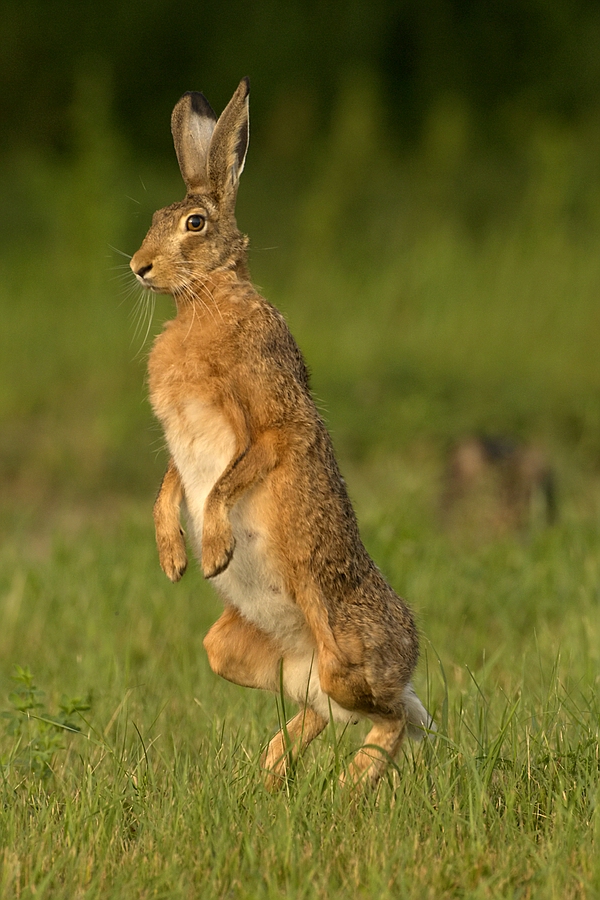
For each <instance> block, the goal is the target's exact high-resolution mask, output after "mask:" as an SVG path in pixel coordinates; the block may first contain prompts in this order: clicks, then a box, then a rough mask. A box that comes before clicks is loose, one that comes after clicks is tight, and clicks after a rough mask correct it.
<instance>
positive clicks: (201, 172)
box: [171, 91, 217, 194]
mask: <svg viewBox="0 0 600 900" xmlns="http://www.w3.org/2000/svg"><path fill="white" fill-rule="evenodd" d="M216 123H217V117H216V116H215V114H214V112H213V109H212V107H211V105H210V103H209V102H208V100H207V99H206V97H205V96H204V94H201V93H200V92H199V91H188V92H187V94H184V95H183V97H182V98H181V100H179V102H178V103H177V105H176V106H175V109H174V110H173V113H172V115H171V131H172V133H173V143H174V144H175V152H176V153H177V160H178V162H179V168H180V169H181V174H182V176H183V180H184V182H185V186H186V188H187V192H188V194H197V193H200V192H201V191H202V190H206V188H207V187H208V149H209V147H210V141H211V138H212V135H213V131H214V130H215V125H216Z"/></svg>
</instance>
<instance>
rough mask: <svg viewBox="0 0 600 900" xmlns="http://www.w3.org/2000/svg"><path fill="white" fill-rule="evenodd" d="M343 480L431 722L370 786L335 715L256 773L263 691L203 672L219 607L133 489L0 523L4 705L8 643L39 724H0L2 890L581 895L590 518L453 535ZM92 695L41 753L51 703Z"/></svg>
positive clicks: (588, 732)
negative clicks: (28, 677) (412, 625)
mask: <svg viewBox="0 0 600 900" xmlns="http://www.w3.org/2000/svg"><path fill="white" fill-rule="evenodd" d="M371 477H372V476H371ZM354 486H355V489H356V491H357V500H358V506H359V509H362V510H363V511H364V516H363V520H364V522H365V534H366V539H367V542H368V543H369V546H370V548H371V550H372V552H373V553H374V555H375V556H376V558H378V559H379V560H380V561H381V562H382V563H384V564H385V568H386V571H387V572H388V573H389V575H390V577H391V578H392V580H393V583H394V584H395V585H396V587H397V588H398V589H399V590H402V591H403V592H404V593H406V594H407V595H408V596H410V597H411V600H412V602H413V605H414V607H415V608H416V611H417V614H418V617H419V621H420V625H421V628H422V631H423V632H424V635H425V636H424V639H423V660H422V664H421V666H420V669H419V672H418V675H417V688H418V691H419V693H420V694H421V696H422V697H424V698H425V697H427V700H428V704H429V706H430V708H432V709H433V710H434V711H435V716H436V720H437V722H438V725H439V728H440V734H439V737H438V738H437V740H436V741H435V742H434V743H433V744H431V745H430V746H428V745H423V744H421V745H418V746H415V745H407V746H406V748H405V752H404V754H403V755H402V757H401V758H400V759H399V760H398V764H397V766H396V767H394V768H393V769H392V770H391V772H390V775H389V777H388V778H387V779H386V780H384V782H383V783H382V785H381V787H380V789H379V791H378V793H377V794H376V795H375V796H373V797H371V798H368V799H366V800H364V801H363V800H359V799H357V798H356V797H354V796H352V794H351V793H349V792H347V791H343V790H340V789H339V788H338V786H337V782H336V773H337V772H338V771H339V770H340V767H342V766H344V765H345V764H346V761H347V759H348V758H349V756H350V754H351V753H352V750H353V749H355V748H356V746H357V745H358V743H359V741H360V738H361V735H362V736H364V732H365V726H364V725H359V726H357V727H356V728H351V729H349V730H348V731H347V733H345V734H340V733H338V734H337V735H336V734H335V732H334V731H333V730H331V729H329V730H328V731H326V732H325V734H324V736H323V737H321V738H320V739H319V740H318V741H317V742H315V745H314V748H313V749H311V751H310V752H309V753H308V754H307V756H306V758H305V759H304V760H303V761H302V762H301V764H300V765H299V767H298V771H297V773H296V775H295V778H294V779H293V780H291V781H290V782H289V784H288V785H287V788H286V789H285V791H284V792H283V793H282V794H281V795H280V796H271V795H269V794H268V793H267V792H266V791H265V790H264V789H263V787H262V785H261V779H260V774H259V767H258V757H259V754H260V751H261V748H262V747H263V746H264V744H265V742H266V740H267V739H268V737H269V736H270V734H271V733H272V732H273V731H274V730H275V728H276V727H277V722H278V709H277V699H276V698H275V697H270V696H267V695H263V694H260V693H256V692H252V691H248V690H244V689H242V688H238V687H236V686H234V685H230V684H227V683H225V682H223V681H220V680H219V679H218V678H217V677H216V676H214V675H213V674H212V673H211V672H210V670H209V669H208V666H207V662H206V658H205V654H204V653H203V650H202V646H201V640H202V636H203V634H204V632H205V630H206V629H207V628H208V627H209V625H210V623H211V621H213V619H214V617H215V616H216V614H217V613H218V604H217V603H216V601H215V598H214V597H213V596H212V594H211V592H210V590H209V589H208V588H207V586H206V585H205V584H204V583H203V582H202V580H201V578H200V576H199V573H198V571H197V570H196V569H195V567H193V568H192V570H191V571H190V572H189V573H188V574H187V575H186V577H185V578H184V580H183V581H182V582H181V584H180V585H177V586H173V585H170V584H169V583H168V582H167V581H166V580H165V579H164V576H163V575H162V573H161V572H160V570H159V568H158V565H157V561H156V559H155V553H154V548H153V538H152V533H151V527H150V523H149V516H148V511H149V510H148V508H143V507H140V506H138V505H137V504H129V505H128V506H124V507H122V508H120V509H118V510H114V511H113V513H114V514H113V516H112V517H111V518H110V519H105V520H104V521H103V522H102V523H99V524H96V525H90V524H89V523H88V522H87V521H86V520H85V517H82V520H81V521H79V522H74V521H72V520H71V521H61V520H60V519H59V520H55V521H54V522H53V523H51V524H48V525H44V526H41V527H40V525H39V524H38V525H34V526H32V525H31V524H30V525H29V526H22V528H21V531H20V533H19V532H18V531H17V533H13V534H12V535H11V536H10V537H8V538H7V539H6V540H5V541H4V544H3V547H2V551H1V553H0V583H1V585H2V596H3V597H4V618H3V629H2V634H1V636H0V658H1V659H2V661H3V662H2V678H3V684H4V685H5V687H6V689H7V695H6V699H5V703H4V708H5V711H6V712H8V713H10V716H12V719H14V718H19V713H18V711H17V710H15V708H14V696H13V697H12V702H11V700H10V699H9V696H8V691H9V689H10V688H9V682H10V675H11V672H12V671H13V668H14V665H15V664H20V665H29V666H30V667H31V668H32V669H33V675H34V678H35V682H36V685H37V687H38V688H40V689H41V690H44V691H45V692H46V696H44V697H42V698H41V700H40V703H41V704H42V707H41V709H39V710H38V711H37V712H35V715H39V716H41V718H42V720H43V721H40V719H38V718H30V719H27V720H26V719H25V718H24V717H23V716H21V718H22V719H23V722H22V729H21V732H20V733H19V734H15V733H14V731H13V733H11V729H7V730H6V732H5V733H4V735H3V737H2V739H1V741H0V746H1V748H2V754H3V762H4V787H3V795H4V812H3V815H2V819H1V821H0V835H1V837H0V843H1V845H2V847H3V848H4V855H3V857H2V882H1V883H2V895H3V896H7V897H8V896H11V897H12V896H14V897H19V898H21V897H30V896H36V897H76V896H81V897H86V898H94V897H120V896H139V897H143V896H157V897H169V898H171V897H181V898H184V897H195V896H198V895H199V894H202V895H203V896H214V897H225V896H234V897H244V898H245V897H248V898H251V897H278V896H293V897H303V896H306V897H309V896H310V897H312V896H317V897H327V896H331V894H335V895H336V896H341V897H343V896H348V897H350V896H360V897H362V896H364V897H367V896H373V895H377V896H382V897H397V896H402V897H405V896H406V897H413V896H414V897H417V896H419V897H421V896H429V897H439V896H456V897H499V896H503V897H504V896H511V897H512V896H519V897H535V898H539V897H594V896H598V895H599V892H600V868H599V866H598V840H599V838H600V820H599V818H598V802H599V800H600V760H599V757H598V730H599V726H600V704H599V700H598V671H599V668H598V662H599V650H598V648H599V647H600V615H599V606H598V603H599V595H598V584H599V580H598V567H599V562H598V560H599V559H600V554H599V552H598V550H599V546H598V544H599V541H598V532H597V528H596V527H595V525H594V523H591V522H587V523H586V522H582V521H581V520H578V519H577V517H576V516H575V515H573V513H574V512H576V510H569V509H567V510H566V511H565V521H564V522H563V523H562V524H560V525H558V526H556V528H554V529H552V530H548V531H539V532H537V533H534V534H532V535H531V536H530V537H529V539H527V540H519V539H518V538H515V537H514V536H511V537H509V538H505V539H503V540H502V541H494V542H492V543H487V544H483V545H481V546H479V547H471V549H470V551H469V552H468V553H465V552H464V550H462V549H460V548H459V547H457V545H456V542H455V540H454V539H451V538H450V537H449V536H447V535H444V534H441V533H435V532H433V531H430V533H429V534H428V535H425V533H422V535H421V538H422V539H421V540H416V535H415V533H413V534H412V535H411V536H410V537H408V536H407V535H406V534H405V535H404V536H403V535H401V534H400V535H398V534H397V535H393V534H391V532H390V521H391V520H392V518H394V517H393V516H392V515H391V513H390V510H393V509H396V510H397V509H398V508H399V506H400V505H401V503H402V500H403V499H406V496H407V495H406V494H405V492H403V491H402V489H401V488H400V489H397V490H396V491H395V492H393V493H392V494H390V491H389V486H388V485H387V484H386V483H385V482H383V481H380V482H379V496H378V497H375V495H374V488H373V483H372V480H371V478H370V477H369V476H368V473H367V476H366V477H363V478H362V479H361V478H357V479H356V480H355V482H354ZM418 506H419V505H418V504H417V503H414V502H413V507H412V509H411V507H410V503H409V504H408V517H409V519H410V518H412V519H413V526H414V528H415V529H416V528H417V520H418V518H419V515H420V511H419V508H418ZM386 522H387V524H386ZM88 694H89V695H90V697H91V699H90V704H91V709H90V710H89V711H88V710H84V711H82V712H80V713H77V712H75V713H73V714H71V716H70V717H69V718H70V720H72V721H73V724H76V725H77V726H78V727H79V728H80V729H81V731H80V732H79V733H74V732H72V731H64V730H63V729H60V728H58V729H55V730H54V731H53V734H55V735H56V736H57V740H56V741H55V742H54V744H53V745H52V746H51V748H50V750H51V753H50V758H49V762H48V766H47V768H45V765H46V764H45V762H44V758H43V752H42V751H43V748H44V746H46V745H47V744H48V740H47V739H46V745H44V744H43V738H44V734H45V732H44V729H45V728H46V727H47V720H48V719H53V718H54V717H55V716H56V714H57V712H58V711H59V707H60V704H61V702H62V703H63V706H64V705H65V697H64V695H66V698H67V702H66V706H67V707H68V706H69V702H68V701H69V699H70V701H71V706H73V698H78V697H79V698H81V697H83V698H86V697H87V696H88ZM75 705H76V704H75ZM10 721H11V719H10V718H8V719H7V722H10ZM50 727H51V726H50ZM40 738H41V739H42V745H40ZM36 739H37V741H38V743H37V744H36ZM40 761H41V763H42V766H41V769H40Z"/></svg>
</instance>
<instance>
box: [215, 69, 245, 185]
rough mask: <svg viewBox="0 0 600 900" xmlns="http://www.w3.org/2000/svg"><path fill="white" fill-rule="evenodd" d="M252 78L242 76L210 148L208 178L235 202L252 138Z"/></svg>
mask: <svg viewBox="0 0 600 900" xmlns="http://www.w3.org/2000/svg"><path fill="white" fill-rule="evenodd" d="M249 93H250V81H249V79H248V78H242V80H241V81H240V83H239V85H238V88H237V90H236V92H235V94H234V95H233V97H232V98H231V100H230V101H229V103H228V104H227V106H226V107H225V109H224V110H223V112H222V113H221V115H220V117H219V121H218V122H217V124H216V126H215V130H214V133H213V136H212V139H211V142H210V148H209V151H208V178H209V182H210V186H211V189H212V190H213V191H214V193H215V194H216V195H217V197H218V198H219V199H220V200H224V201H225V202H232V203H233V202H235V197H236V194H237V189H238V183H239V180H240V175H241V174H242V171H243V168H244V163H245V161H246V152H247V150H248V139H249V111H248V105H249V104H248V95H249Z"/></svg>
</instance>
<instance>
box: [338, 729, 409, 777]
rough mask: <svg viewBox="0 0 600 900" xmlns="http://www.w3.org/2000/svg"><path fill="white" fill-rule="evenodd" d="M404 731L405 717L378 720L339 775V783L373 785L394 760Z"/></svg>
mask: <svg viewBox="0 0 600 900" xmlns="http://www.w3.org/2000/svg"><path fill="white" fill-rule="evenodd" d="M405 732H406V719H405V718H401V719H385V720H381V721H378V722H377V723H376V724H375V725H374V726H373V728H372V729H371V730H370V732H369V733H368V735H367V736H366V738H365V742H364V744H363V746H362V747H361V748H360V750H359V751H358V753H357V754H356V756H355V757H354V759H353V760H352V762H351V763H350V765H349V767H348V771H347V772H342V774H341V775H340V784H342V785H345V784H353V785H357V786H358V785H360V786H364V787H374V786H375V785H376V784H377V782H378V781H379V779H380V778H381V776H382V775H383V773H384V772H385V770H386V768H387V766H388V765H389V763H390V762H392V761H393V760H394V758H395V756H396V754H397V752H398V750H399V749H400V744H401V743H402V740H403V738H404V734H405Z"/></svg>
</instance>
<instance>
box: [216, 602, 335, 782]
mask: <svg viewBox="0 0 600 900" xmlns="http://www.w3.org/2000/svg"><path fill="white" fill-rule="evenodd" d="M204 647H205V649H206V652H207V654H208V661H209V663H210V667H211V669H212V670H213V672H215V673H216V674H217V675H221V677H222V678H226V679H227V680H228V681H233V682H234V684H240V685H242V686H243V687H252V688H261V689H262V690H266V691H274V692H277V691H278V690H279V688H280V675H281V665H282V660H283V659H284V655H283V653H282V650H281V648H280V647H279V645H278V644H277V642H276V641H274V640H273V639H272V638H271V637H269V635H267V634H265V633H264V631H261V630H260V628H257V627H256V625H253V624H252V622H249V621H248V620H247V619H245V618H244V617H243V616H242V615H241V614H240V613H239V612H238V610H237V609H236V608H235V607H234V606H227V607H226V608H225V611H224V612H223V614H222V615H221V617H220V618H219V619H217V621H216V622H215V624H214V625H213V626H212V628H211V629H210V631H209V632H208V634H207V635H206V637H205V638H204ZM326 724H327V719H324V718H323V716H320V715H318V713H316V712H314V711H313V710H312V709H310V708H309V707H305V708H304V709H303V710H302V711H301V712H299V713H298V714H297V715H296V716H294V718H293V719H291V721H290V722H288V724H287V726H286V727H285V729H282V730H281V731H280V732H278V733H277V734H276V735H275V737H274V738H273V739H272V740H271V742H270V743H269V746H268V747H267V749H266V751H265V753H264V754H263V756H262V759H261V765H262V767H263V769H265V770H267V776H266V783H267V786H268V787H269V788H271V789H274V788H277V787H279V786H280V785H281V784H282V783H283V776H284V774H285V772H286V770H287V766H288V760H289V758H290V756H297V755H298V754H299V753H301V752H302V750H304V748H305V747H306V746H307V745H308V744H310V742H311V741H312V740H313V738H316V736H317V735H318V734H320V733H321V731H323V729H324V728H325V725H326ZM286 735H287V736H286Z"/></svg>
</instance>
